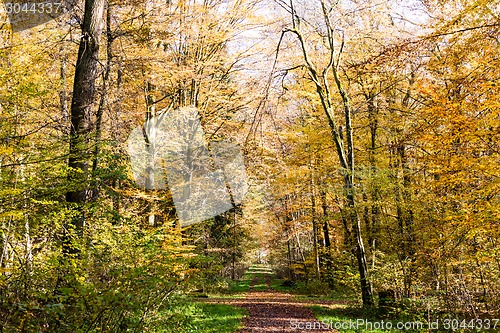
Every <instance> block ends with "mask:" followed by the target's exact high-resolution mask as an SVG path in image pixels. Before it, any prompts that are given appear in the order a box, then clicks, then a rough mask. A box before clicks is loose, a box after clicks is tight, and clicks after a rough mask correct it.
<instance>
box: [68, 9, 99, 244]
mask: <svg viewBox="0 0 500 333" xmlns="http://www.w3.org/2000/svg"><path fill="white" fill-rule="evenodd" d="M104 4H105V0H86V1H85V13H84V19H83V25H82V37H81V39H80V47H79V49H78V59H77V61H76V69H75V79H74V84H73V99H72V102H71V110H70V113H71V114H70V117H71V129H70V145H69V160H68V167H69V174H68V180H69V182H70V186H71V190H70V191H68V192H67V193H66V201H67V202H68V203H74V204H76V205H77V215H76V216H75V218H73V219H72V221H71V222H70V224H69V225H68V226H69V227H70V228H67V229H72V228H75V229H76V231H78V232H82V230H83V227H84V226H85V214H84V211H83V204H84V203H85V202H86V200H87V192H88V189H87V184H86V183H87V177H88V164H89V160H90V158H91V152H90V146H89V139H90V134H91V132H92V130H93V121H92V106H93V104H94V101H95V100H96V93H95V83H96V79H97V76H98V74H99V73H98V63H99V42H100V37H101V33H102V29H103V23H104V18H103V15H104ZM68 237H69V236H68ZM66 240H69V239H68V238H67V239H66ZM68 246H69V247H68ZM72 251H74V248H73V249H72V246H71V245H69V244H68V243H67V242H65V252H66V253H68V252H72Z"/></svg>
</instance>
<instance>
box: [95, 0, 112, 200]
mask: <svg viewBox="0 0 500 333" xmlns="http://www.w3.org/2000/svg"><path fill="white" fill-rule="evenodd" d="M112 47H113V36H112V32H111V7H110V5H109V3H108V5H107V6H106V55H107V56H106V65H105V68H104V77H103V81H102V91H101V100H100V101H99V107H98V109H97V115H96V120H95V143H94V145H95V146H94V160H93V161H92V176H93V177H96V174H95V173H96V171H97V167H98V164H99V151H100V144H101V132H102V117H103V115H104V109H105V108H106V104H107V97H108V82H109V76H110V74H111V63H112V61H113V48H112ZM98 197H99V184H98V183H97V182H95V183H94V184H93V186H92V200H97V198H98Z"/></svg>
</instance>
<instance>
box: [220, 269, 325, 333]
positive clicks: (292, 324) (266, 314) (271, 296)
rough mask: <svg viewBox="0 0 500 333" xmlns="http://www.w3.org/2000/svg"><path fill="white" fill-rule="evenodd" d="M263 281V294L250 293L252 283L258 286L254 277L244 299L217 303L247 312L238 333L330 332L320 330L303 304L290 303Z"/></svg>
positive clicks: (251, 291) (317, 322) (305, 304)
mask: <svg viewBox="0 0 500 333" xmlns="http://www.w3.org/2000/svg"><path fill="white" fill-rule="evenodd" d="M265 280H266V281H265V282H266V285H267V291H256V290H254V286H255V285H256V284H258V283H262V281H259V280H258V278H254V280H253V281H252V284H251V285H250V291H249V293H248V294H247V296H246V298H244V299H225V300H218V301H217V302H223V303H226V304H229V305H233V306H237V307H241V308H244V309H247V311H248V316H247V317H246V318H245V321H244V325H245V327H244V328H243V329H241V330H239V331H238V333H267V332H282V333H297V332H311V333H316V332H322V333H328V332H334V331H331V330H327V329H321V328H320V326H319V325H320V324H321V323H320V322H319V321H318V320H317V319H316V318H315V317H314V315H313V313H312V311H311V310H310V309H309V308H308V307H307V303H305V302H300V301H297V300H294V299H293V298H292V296H291V295H289V294H284V293H280V292H276V291H274V290H272V289H271V288H270V280H269V277H268V276H267V275H266V276H265ZM312 325H316V327H317V328H318V329H313V327H314V326H312Z"/></svg>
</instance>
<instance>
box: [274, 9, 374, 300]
mask: <svg viewBox="0 0 500 333" xmlns="http://www.w3.org/2000/svg"><path fill="white" fill-rule="evenodd" d="M319 2H320V5H321V8H322V11H323V19H324V23H325V28H326V36H325V38H326V40H327V43H328V51H329V56H328V57H329V59H328V64H327V65H326V66H325V67H324V68H323V70H322V71H318V70H317V68H316V66H315V64H314V63H313V62H312V61H311V59H310V56H309V52H308V48H307V46H306V39H305V38H304V36H303V34H302V32H301V21H300V20H299V19H298V16H297V14H296V12H295V10H294V9H293V8H294V7H293V0H290V13H291V15H292V18H291V21H292V28H290V29H285V30H284V31H283V34H285V33H288V32H290V33H292V34H294V35H295V36H296V37H297V39H298V41H299V45H300V49H301V51H302V57H303V60H304V63H305V64H304V65H303V67H304V68H306V69H307V71H308V73H309V78H310V80H311V81H312V82H313V84H314V85H315V87H316V93H317V95H318V97H319V100H320V102H321V106H322V108H323V111H324V112H325V114H326V117H327V119H328V124H329V127H330V131H331V133H332V141H333V143H334V144H335V148H336V150H337V156H338V158H339V162H340V167H341V173H342V177H343V179H344V198H345V202H346V204H347V207H346V208H345V210H346V216H345V218H346V219H347V220H348V222H350V224H351V227H352V231H353V234H354V241H355V255H356V259H357V262H358V271H359V275H360V285H361V296H362V300H363V305H364V306H371V305H373V294H372V289H371V285H370V281H369V278H368V266H367V263H366V253H365V246H364V243H363V238H362V235H361V221H360V218H359V215H358V212H357V207H356V197H355V187H354V180H355V177H354V165H355V163H354V138H353V127H352V112H351V105H350V100H349V96H348V94H347V92H346V90H345V89H344V87H343V85H342V81H341V79H340V76H339V72H338V66H339V62H340V56H341V55H342V50H343V45H342V46H341V47H340V51H339V52H340V54H337V52H336V51H335V50H336V43H337V42H336V41H335V37H334V34H335V28H334V27H333V25H332V22H331V20H330V12H331V11H330V9H329V8H327V4H326V2H325V1H324V0H319ZM282 38H283V36H282ZM342 44H343V42H342ZM331 75H332V76H333V79H334V82H335V86H336V88H337V90H338V94H339V97H340V98H341V100H342V106H343V115H344V124H345V140H344V136H343V134H344V133H343V130H342V127H341V126H337V119H336V117H335V106H334V105H333V101H332V94H331V91H330V83H329V82H328V80H329V76H331Z"/></svg>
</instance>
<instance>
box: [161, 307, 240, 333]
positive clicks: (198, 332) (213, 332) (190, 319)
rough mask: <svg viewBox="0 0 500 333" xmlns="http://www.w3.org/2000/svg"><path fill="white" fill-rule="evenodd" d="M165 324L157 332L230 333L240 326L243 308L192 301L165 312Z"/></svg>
mask: <svg viewBox="0 0 500 333" xmlns="http://www.w3.org/2000/svg"><path fill="white" fill-rule="evenodd" d="M164 315H165V325H164V326H163V327H162V328H161V329H160V330H158V331H155V332H157V333H174V332H175V333H177V332H185V333H232V332H236V331H237V330H239V329H240V328H242V327H243V326H242V324H241V323H242V320H243V318H244V316H245V315H246V311H245V310H244V309H241V308H238V307H234V306H230V305H226V304H206V303H203V302H194V303H187V304H182V305H179V306H177V307H175V308H174V309H172V310H171V311H168V313H165V314H164Z"/></svg>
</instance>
